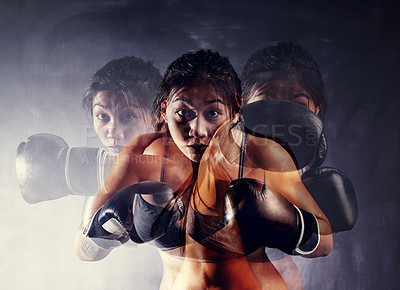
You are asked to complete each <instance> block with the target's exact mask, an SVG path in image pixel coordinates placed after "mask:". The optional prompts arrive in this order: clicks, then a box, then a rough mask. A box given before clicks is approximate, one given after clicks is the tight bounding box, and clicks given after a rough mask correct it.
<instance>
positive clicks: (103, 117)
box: [96, 113, 110, 123]
mask: <svg viewBox="0 0 400 290" xmlns="http://www.w3.org/2000/svg"><path fill="white" fill-rule="evenodd" d="M96 117H97V119H99V120H100V121H102V122H103V123H107V122H108V121H110V116H109V115H107V114H104V113H100V114H97V115H96Z"/></svg>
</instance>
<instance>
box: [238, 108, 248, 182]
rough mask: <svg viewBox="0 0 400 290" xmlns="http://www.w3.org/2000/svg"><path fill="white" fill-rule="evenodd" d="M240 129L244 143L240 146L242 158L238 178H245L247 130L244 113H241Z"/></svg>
mask: <svg viewBox="0 0 400 290" xmlns="http://www.w3.org/2000/svg"><path fill="white" fill-rule="evenodd" d="M239 126H240V129H241V131H242V136H243V137H242V144H241V146H240V159H239V174H238V179H241V178H243V167H244V158H245V156H246V141H247V138H246V131H245V129H244V128H245V127H244V120H243V117H242V115H240V124H239Z"/></svg>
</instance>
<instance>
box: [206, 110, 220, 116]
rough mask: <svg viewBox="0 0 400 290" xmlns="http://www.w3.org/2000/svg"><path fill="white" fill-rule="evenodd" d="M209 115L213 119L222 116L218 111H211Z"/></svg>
mask: <svg viewBox="0 0 400 290" xmlns="http://www.w3.org/2000/svg"><path fill="white" fill-rule="evenodd" d="M208 115H209V116H210V117H211V118H217V117H218V116H219V115H221V112H220V111H218V110H211V111H210V112H208Z"/></svg>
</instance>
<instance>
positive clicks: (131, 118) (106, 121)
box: [92, 91, 149, 155]
mask: <svg viewBox="0 0 400 290" xmlns="http://www.w3.org/2000/svg"><path fill="white" fill-rule="evenodd" d="M92 106H93V126H94V129H95V131H96V133H97V135H98V136H99V138H100V141H101V142H102V143H103V145H104V146H105V147H106V148H107V149H108V150H109V151H110V153H111V154H113V155H117V154H118V153H120V152H121V150H122V149H123V148H124V147H125V146H126V145H127V144H128V142H129V141H130V140H132V139H133V138H134V137H136V136H137V135H139V134H142V133H145V132H146V129H147V126H146V120H145V118H148V115H149V112H148V110H145V109H143V108H141V107H139V106H138V105H137V104H133V103H130V102H128V101H127V100H126V99H125V98H123V97H118V96H116V95H115V94H112V93H109V92H104V91H101V92H99V93H97V95H96V96H95V97H94V98H93V101H92Z"/></svg>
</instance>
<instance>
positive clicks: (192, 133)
mask: <svg viewBox="0 0 400 290" xmlns="http://www.w3.org/2000/svg"><path fill="white" fill-rule="evenodd" d="M189 127H190V130H189V137H194V138H199V139H201V138H207V136H208V130H207V122H206V121H205V120H203V119H202V118H201V117H197V118H195V119H193V120H191V121H190V122H189Z"/></svg>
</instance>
